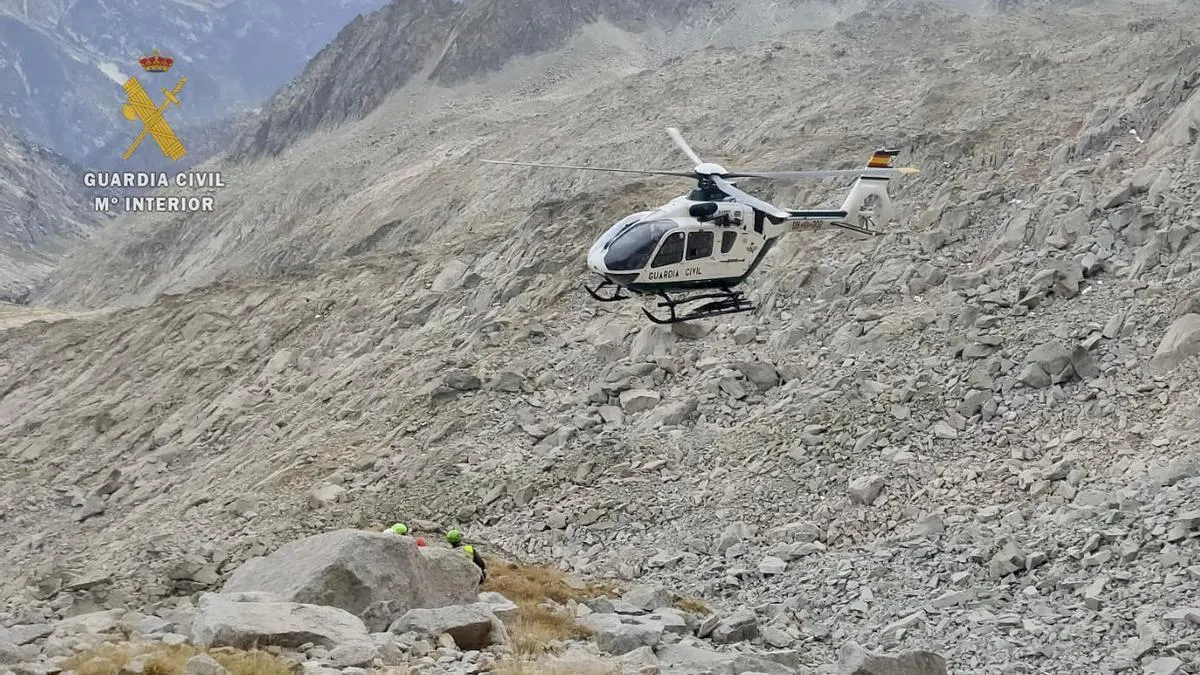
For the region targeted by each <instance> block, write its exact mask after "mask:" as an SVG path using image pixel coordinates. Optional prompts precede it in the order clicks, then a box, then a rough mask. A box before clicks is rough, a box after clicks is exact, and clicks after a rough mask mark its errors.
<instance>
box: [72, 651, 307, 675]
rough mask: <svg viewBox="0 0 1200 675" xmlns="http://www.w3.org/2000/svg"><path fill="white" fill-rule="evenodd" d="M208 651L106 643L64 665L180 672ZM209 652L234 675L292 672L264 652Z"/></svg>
mask: <svg viewBox="0 0 1200 675" xmlns="http://www.w3.org/2000/svg"><path fill="white" fill-rule="evenodd" d="M200 653H204V651H203V650H198V649H196V648H195V647H192V646H191V645H176V646H166V645H148V646H144V647H134V646H133V645H129V644H106V645H101V646H99V647H96V648H95V649H89V650H87V651H83V652H80V653H78V654H76V655H75V656H72V657H71V658H70V659H68V660H67V661H66V663H64V664H63V667H62V668H63V670H64V671H67V670H70V671H75V672H76V673H78V674H79V675H120V673H121V671H122V669H124V668H125V666H127V665H129V663H130V661H133V660H134V659H137V660H139V661H142V663H143V668H142V673H143V674H144V675H180V674H181V673H183V672H184V669H185V667H186V666H187V662H188V659H190V658H192V657H193V656H196V655H197V654H200ZM207 654H208V655H209V656H211V657H212V658H213V660H215V661H216V662H217V663H219V664H221V666H223V667H224V668H225V670H228V671H229V673H230V675H291V673H292V669H291V666H290V665H289V664H288V663H287V662H286V661H283V660H281V659H279V658H277V657H275V656H273V655H271V654H269V653H267V652H264V651H258V650H254V651H248V652H247V651H242V650H240V649H230V648H226V647H217V648H213V649H209V650H207Z"/></svg>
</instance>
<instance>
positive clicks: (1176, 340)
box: [1151, 314, 1200, 371]
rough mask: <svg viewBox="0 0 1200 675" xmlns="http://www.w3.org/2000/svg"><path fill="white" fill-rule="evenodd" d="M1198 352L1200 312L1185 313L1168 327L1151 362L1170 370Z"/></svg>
mask: <svg viewBox="0 0 1200 675" xmlns="http://www.w3.org/2000/svg"><path fill="white" fill-rule="evenodd" d="M1196 354H1200V314H1184V315H1183V316H1181V317H1179V318H1178V319H1175V321H1173V322H1172V323H1171V325H1170V326H1169V327H1168V328H1167V332H1166V334H1165V335H1163V338H1162V341H1161V342H1159V343H1158V349H1157V350H1155V352H1154V359H1153V360H1152V361H1151V364H1152V365H1153V366H1154V367H1155V368H1157V369H1159V370H1163V371H1169V370H1172V369H1174V368H1178V367H1179V366H1180V365H1182V364H1183V362H1184V361H1186V360H1187V359H1188V358H1189V357H1191V356H1194V355H1196Z"/></svg>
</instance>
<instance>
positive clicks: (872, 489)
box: [849, 476, 884, 506]
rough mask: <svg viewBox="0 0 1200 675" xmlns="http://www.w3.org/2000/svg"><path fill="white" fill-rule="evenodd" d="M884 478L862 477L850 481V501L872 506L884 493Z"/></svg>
mask: <svg viewBox="0 0 1200 675" xmlns="http://www.w3.org/2000/svg"><path fill="white" fill-rule="evenodd" d="M883 487H884V480H883V476H860V477H859V478H855V479H854V480H852V481H850V488H849V491H850V501H852V502H854V503H855V504H863V505H867V506H870V505H871V504H873V503H874V502H875V500H876V499H877V498H878V497H879V493H881V492H883Z"/></svg>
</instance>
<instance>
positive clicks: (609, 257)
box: [604, 220, 676, 272]
mask: <svg viewBox="0 0 1200 675" xmlns="http://www.w3.org/2000/svg"><path fill="white" fill-rule="evenodd" d="M675 227H676V225H675V221H673V220H648V221H644V222H641V223H637V224H636V225H634V226H632V227H630V228H628V229H627V230H625V232H623V233H621V234H620V235H619V236H618V237H617V238H616V239H614V240H613V241H612V243H611V244H609V246H608V251H607V252H606V253H605V254H604V266H605V267H606V268H608V269H609V270H611V271H613V272H634V271H637V270H640V269H642V268H643V267H645V266H646V263H648V262H650V256H651V254H653V253H654V249H655V248H656V247H657V246H658V242H659V240H661V239H662V238H663V235H665V234H667V233H668V232H670V231H671V230H673V229H675Z"/></svg>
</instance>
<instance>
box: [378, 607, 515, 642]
mask: <svg viewBox="0 0 1200 675" xmlns="http://www.w3.org/2000/svg"><path fill="white" fill-rule="evenodd" d="M388 631H389V632H391V633H396V634H404V633H409V632H414V633H417V634H419V635H423V636H426V637H432V638H436V637H437V636H439V635H441V634H442V633H448V634H449V635H450V637H452V638H454V644H456V645H458V648H459V649H462V650H464V651H469V650H478V649H483V648H485V647H488V646H490V645H494V644H498V645H502V644H508V630H507V629H506V628H505V627H504V623H503V622H502V621H501V620H500V619H499V618H498V617H497V616H496V614H495V612H493V611H492V606H491V605H490V604H488V603H486V602H476V603H474V604H470V605H457V606H451V607H437V608H434V609H412V610H409V611H408V612H406V613H405V614H404V616H402V617H400V618H399V619H396V621H395V622H393V623H392V625H391V626H389V627H388Z"/></svg>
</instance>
